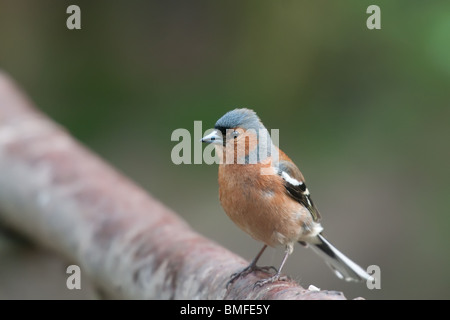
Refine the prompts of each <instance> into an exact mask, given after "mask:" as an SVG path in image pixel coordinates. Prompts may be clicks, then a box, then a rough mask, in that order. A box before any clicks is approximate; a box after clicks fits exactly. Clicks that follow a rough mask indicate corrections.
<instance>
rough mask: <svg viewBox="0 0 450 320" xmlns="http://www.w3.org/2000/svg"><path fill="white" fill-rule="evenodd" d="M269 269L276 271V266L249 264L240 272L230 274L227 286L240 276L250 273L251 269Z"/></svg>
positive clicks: (268, 270) (267, 270) (264, 270)
mask: <svg viewBox="0 0 450 320" xmlns="http://www.w3.org/2000/svg"><path fill="white" fill-rule="evenodd" d="M271 270H274V271H275V272H278V270H277V268H275V267H273V266H264V267H258V266H256V265H252V264H250V265H249V266H247V267H246V268H244V269H243V270H241V271H240V272H236V273H233V274H232V275H231V279H230V280H229V281H228V283H227V288H228V287H229V286H230V284H232V283H233V282H234V281H235V280H236V279H238V278H240V277H245V276H246V275H248V274H249V273H252V272H253V271H263V272H270V271H271Z"/></svg>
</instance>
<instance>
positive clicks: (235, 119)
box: [214, 108, 264, 133]
mask: <svg viewBox="0 0 450 320" xmlns="http://www.w3.org/2000/svg"><path fill="white" fill-rule="evenodd" d="M236 127H239V128H243V129H245V130H248V129H253V130H255V131H258V130H259V129H263V128H264V126H263V124H262V123H261V121H260V120H259V117H258V116H257V115H256V113H255V111H253V110H250V109H246V108H243V109H234V110H231V111H229V112H227V113H225V115H223V116H222V117H221V118H220V119H219V120H217V122H216V125H215V126H214V128H215V129H218V130H220V131H222V132H223V133H224V132H225V131H226V129H232V128H236Z"/></svg>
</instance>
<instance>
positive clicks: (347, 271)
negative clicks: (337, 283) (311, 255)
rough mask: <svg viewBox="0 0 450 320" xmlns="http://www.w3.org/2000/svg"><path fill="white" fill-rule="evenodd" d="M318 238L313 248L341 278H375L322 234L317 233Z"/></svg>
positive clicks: (356, 279) (348, 279)
mask: <svg viewBox="0 0 450 320" xmlns="http://www.w3.org/2000/svg"><path fill="white" fill-rule="evenodd" d="M317 238H318V240H319V242H318V243H316V244H311V246H310V247H311V249H313V251H314V252H315V253H317V254H318V255H319V256H321V257H322V258H323V259H324V260H325V262H326V263H327V264H328V266H330V268H331V269H332V270H333V271H334V273H335V274H336V275H337V276H338V277H339V278H341V279H344V280H346V281H358V282H359V281H367V280H370V281H372V280H373V278H372V276H370V275H369V274H368V273H367V272H366V271H364V270H363V269H362V268H361V267H360V266H358V265H357V264H356V263H354V262H353V261H352V260H350V259H349V258H347V257H346V256H345V255H344V254H343V253H342V252H340V251H339V250H338V249H336V248H335V247H334V246H333V245H332V244H331V243H329V242H328V241H327V239H325V238H324V237H323V236H322V235H321V234H319V235H317Z"/></svg>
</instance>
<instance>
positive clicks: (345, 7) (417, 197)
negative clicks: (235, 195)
mask: <svg viewBox="0 0 450 320" xmlns="http://www.w3.org/2000/svg"><path fill="white" fill-rule="evenodd" d="M70 4H77V5H79V6H80V8H81V19H82V20H81V24H82V29H81V30H68V29H67V28H66V19H67V18H68V16H69V15H68V14H66V8H67V6H68V5H70ZM371 4H378V5H379V6H380V7H381V26H382V29H381V30H368V29H367V27H366V19H367V18H368V17H369V15H368V14H366V9H367V7H368V6H369V5H371ZM0 39H1V40H0V68H1V69H3V70H4V71H6V72H7V73H9V74H10V75H11V76H12V77H13V78H14V79H15V80H16V81H17V82H18V83H19V84H20V86H21V87H22V88H23V89H24V91H25V92H27V94H28V95H29V96H30V98H31V99H32V100H33V101H34V102H35V103H36V105H37V106H39V107H40V108H41V109H42V110H43V111H44V112H45V113H47V114H48V115H49V116H50V117H51V118H53V119H54V120H55V121H57V122H59V123H60V124H61V125H63V126H64V127H66V128H67V129H68V130H69V131H70V132H71V134H72V135H73V136H75V137H76V138H77V139H79V140H80V141H82V142H83V143H84V144H86V145H87V146H88V147H90V148H91V149H92V150H94V151H95V152H96V153H98V154H100V155H101V156H102V157H103V158H104V159H106V161H108V162H110V163H112V164H113V165H114V166H115V167H116V168H118V169H119V170H120V171H121V172H123V173H124V174H126V175H127V176H129V177H131V178H132V179H133V180H134V181H136V182H137V183H138V184H140V185H141V186H143V187H144V188H145V189H146V190H148V191H149V192H150V193H151V194H153V195H154V196H155V197H157V198H159V199H160V200H161V201H163V202H164V203H165V204H167V206H169V207H171V208H173V209H174V210H175V211H176V212H178V213H179V214H180V215H182V216H183V218H184V219H186V220H187V221H188V222H189V223H190V225H191V226H192V227H193V228H194V229H195V230H197V231H198V232H200V233H201V234H203V235H205V236H207V237H209V238H211V239H213V240H214V241H216V242H218V243H220V244H221V245H223V246H225V247H227V248H228V249H230V250H231V251H233V252H236V253H238V254H239V255H242V256H243V257H245V258H246V259H248V260H250V259H252V258H253V257H254V256H255V255H256V253H257V252H258V250H259V249H260V247H261V244H260V243H257V242H256V241H254V240H253V239H251V238H250V237H249V236H248V235H246V234H245V233H244V232H242V231H241V230H240V229H238V228H237V227H236V226H235V225H234V224H233V223H232V222H231V221H230V220H229V219H228V217H227V216H226V215H225V213H224V212H223V210H222V208H221V207H220V204H219V201H218V191H217V166H215V165H211V166H208V165H179V166H176V165H174V164H173V163H172V162H171V158H170V154H171V149H172V148H173V147H174V146H175V144H176V142H172V141H171V139H170V137H171V133H172V131H173V130H175V129H177V128H186V129H188V130H190V131H193V123H194V121H195V120H202V121H203V130H206V129H208V128H211V127H213V126H214V123H215V121H216V120H217V119H218V118H219V117H220V116H222V115H223V114H224V113H225V112H226V111H228V110H230V109H232V108H235V107H249V108H253V109H254V110H255V111H256V112H257V113H258V114H259V115H260V117H261V119H262V120H263V122H264V124H265V125H266V126H267V127H268V128H272V129H280V146H281V148H282V149H283V150H284V151H285V152H286V153H287V154H288V155H289V156H290V157H291V158H292V159H293V160H294V161H295V162H296V163H297V165H298V166H299V167H300V168H301V170H302V171H303V173H304V175H305V177H306V179H307V182H308V186H309V189H310V190H311V191H312V194H313V199H314V201H315V203H316V204H317V206H318V208H319V210H320V211H321V213H322V216H323V220H322V222H323V226H324V227H325V230H326V231H325V232H326V235H327V238H328V239H329V240H330V241H331V242H333V243H334V244H335V245H336V247H338V248H339V249H340V250H342V251H343V252H344V253H346V254H347V255H348V256H349V257H350V258H352V259H353V260H355V261H356V262H358V263H359V264H361V265H363V266H368V265H372V264H376V265H379V266H380V268H381V289H380V290H368V289H367V288H366V286H365V285H363V284H360V285H358V284H353V283H345V282H343V281H341V280H339V279H337V278H336V277H335V276H334V275H333V274H332V273H331V272H330V270H328V267H327V266H326V265H325V264H324V263H323V262H322V261H321V260H320V259H319V258H318V257H316V256H315V255H314V253H312V252H311V251H310V250H306V249H304V248H302V247H300V246H298V247H297V248H296V250H295V251H294V253H293V255H292V256H291V257H290V259H289V260H288V262H287V266H286V269H285V270H284V271H285V272H286V273H287V274H289V275H291V276H292V277H294V278H295V279H297V280H298V281H299V282H300V283H301V284H302V285H304V286H306V287H308V286H309V284H314V285H315V286H317V287H320V288H323V289H335V290H340V291H343V292H344V293H345V295H346V296H347V297H348V298H354V297H357V296H363V297H365V298H368V299H394V298H397V299H409V298H412V299H435V298H437V299H449V298H450V272H449V271H450V256H449V250H448V245H449V241H450V233H449V232H448V226H449V224H450V223H449V222H450V215H449V194H450V183H449V181H450V170H449V159H450V148H449V145H450V144H449V141H448V140H449V137H450V121H449V119H450V2H448V1H407V0H402V1H401V0H398V1H376V2H374V1H363V0H348V1H293V0H291V1H268V0H258V1H256V0H254V1H206V0H205V1H167V0H165V1H136V0H134V1H105V0H96V1H70V2H69V1H56V0H52V1H50V0H40V1H31V0H20V1H14V0H0ZM0 239H3V240H0V298H7V299H8V298H69V299H70V298H73V299H76V298H80V297H83V298H90V297H92V295H91V293H90V292H89V286H85V287H83V289H82V290H81V292H69V291H68V290H67V289H66V288H65V279H66V275H65V273H64V271H65V266H67V265H68V264H70V263H68V262H65V261H60V260H59V258H57V257H55V256H54V255H53V254H52V253H49V252H46V251H45V250H44V251H41V250H40V249H34V248H30V247H27V246H25V247H24V246H20V245H17V244H16V243H15V242H14V241H11V240H9V238H8V237H6V236H3V238H0ZM282 254H283V249H282V248H278V249H276V250H275V249H271V250H268V251H266V254H265V255H264V257H263V259H262V264H270V265H275V266H277V267H278V266H279V264H280V262H281V257H282Z"/></svg>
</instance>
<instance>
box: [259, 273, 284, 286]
mask: <svg viewBox="0 0 450 320" xmlns="http://www.w3.org/2000/svg"><path fill="white" fill-rule="evenodd" d="M287 280H288V277H286V276H280V275H279V274H278V273H277V274H276V275H274V276H272V277H270V278H267V279H262V280H258V281H256V282H255V284H254V285H253V289H255V288H256V287H262V286H264V285H266V284H267V283H273V282H275V281H287Z"/></svg>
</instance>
